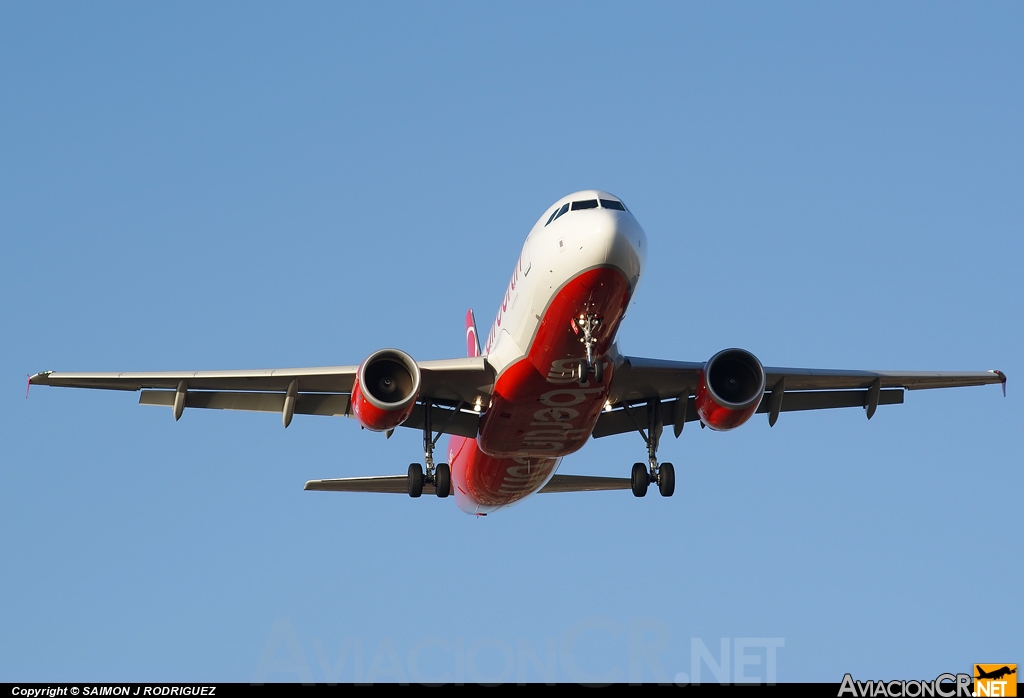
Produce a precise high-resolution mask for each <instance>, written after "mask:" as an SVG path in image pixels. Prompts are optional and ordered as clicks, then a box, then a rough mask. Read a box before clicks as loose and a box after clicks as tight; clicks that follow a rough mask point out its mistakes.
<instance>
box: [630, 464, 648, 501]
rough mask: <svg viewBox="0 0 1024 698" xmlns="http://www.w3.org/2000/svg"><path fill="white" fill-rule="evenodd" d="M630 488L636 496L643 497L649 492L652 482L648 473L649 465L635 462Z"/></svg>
mask: <svg viewBox="0 0 1024 698" xmlns="http://www.w3.org/2000/svg"><path fill="white" fill-rule="evenodd" d="M629 484H630V489H632V490H633V496H634V497H643V496H644V495H645V494H647V486H648V485H650V484H651V478H650V477H648V475H647V466H646V465H644V464H643V463H634V464H633V472H632V473H630V477H629Z"/></svg>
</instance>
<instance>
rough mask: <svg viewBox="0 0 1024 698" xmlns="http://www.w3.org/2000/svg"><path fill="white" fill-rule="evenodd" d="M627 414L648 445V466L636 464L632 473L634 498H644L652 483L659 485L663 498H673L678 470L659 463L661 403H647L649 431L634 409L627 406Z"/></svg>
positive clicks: (631, 480)
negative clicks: (641, 425) (635, 414)
mask: <svg viewBox="0 0 1024 698" xmlns="http://www.w3.org/2000/svg"><path fill="white" fill-rule="evenodd" d="M625 409H626V414H627V415H628V416H629V418H630V419H631V420H632V421H633V425H634V426H635V427H636V430H637V431H638V432H640V436H641V437H642V438H643V440H644V442H645V443H646V444H647V465H646V466H645V465H644V464H643V463H634V464H633V471H632V473H630V489H631V490H633V496H634V497H643V496H644V495H645V494H647V488H648V486H649V485H650V484H651V483H657V485H658V491H659V492H660V493H661V496H662V497H671V496H672V494H673V493H674V492H675V491H676V469H675V466H673V465H672V464H671V463H661V464H659V463H658V441H659V440H660V439H661V430H662V422H661V401H660V400H658V399H654V400H651V401H650V402H648V403H647V430H646V432H645V431H644V430H643V429H641V428H640V424H639V423H638V422H637V420H636V418H635V417H634V416H633V411H632V408H631V407H630V406H629V405H625Z"/></svg>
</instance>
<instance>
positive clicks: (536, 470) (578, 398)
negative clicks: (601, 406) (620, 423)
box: [500, 359, 607, 493]
mask: <svg viewBox="0 0 1024 698" xmlns="http://www.w3.org/2000/svg"><path fill="white" fill-rule="evenodd" d="M578 365H579V360H578V359H555V360H554V361H552V362H551V370H550V371H548V375H547V382H548V383H551V384H554V385H558V386H561V387H558V388H556V389H554V390H549V391H547V392H545V393H543V394H541V396H540V398H538V402H539V403H540V404H541V405H542V407H541V409H539V410H537V411H536V412H534V413H533V421H532V422H530V426H532V427H539V428H537V429H533V430H531V431H528V432H526V433H525V434H524V435H523V446H522V448H523V451H526V452H529V453H530V456H525V455H524V456H519V457H516V458H513V459H512V461H513V462H514V463H516V465H513V466H511V467H509V468H508V469H506V471H505V477H504V479H503V480H502V483H501V488H500V491H501V492H506V493H511V492H521V491H523V490H532V489H533V488H534V487H536V486H537V485H538V484H539V483H540V481H542V480H544V479H546V477H547V474H548V473H549V472H550V470H551V468H553V467H554V465H555V460H554V458H555V457H556V455H555V454H562V453H564V452H565V450H566V446H567V444H568V443H569V442H581V441H585V440H586V439H587V437H588V436H590V431H591V430H592V429H593V425H592V424H589V425H582V426H581V425H580V422H579V417H580V411H579V410H577V409H575V407H576V406H577V405H579V404H581V403H583V402H586V401H587V398H588V396H592V395H598V394H601V393H604V392H605V391H606V390H607V388H606V387H605V386H598V387H588V386H590V383H589V382H587V383H586V384H584V385H579V384H578V383H577V379H576V375H575V371H576V370H577V367H578ZM570 383H577V385H576V386H575V387H568V385H569V384H570ZM545 454H550V455H545ZM531 456H532V457H531Z"/></svg>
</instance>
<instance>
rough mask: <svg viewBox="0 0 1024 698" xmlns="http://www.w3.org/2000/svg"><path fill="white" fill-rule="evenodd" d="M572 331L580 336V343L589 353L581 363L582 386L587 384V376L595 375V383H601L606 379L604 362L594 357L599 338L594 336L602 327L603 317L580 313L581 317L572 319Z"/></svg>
mask: <svg viewBox="0 0 1024 698" xmlns="http://www.w3.org/2000/svg"><path fill="white" fill-rule="evenodd" d="M570 324H571V325H572V331H573V332H575V333H576V334H578V335H580V342H581V343H582V344H583V348H584V349H585V350H586V352H587V358H585V359H583V360H582V361H580V370H579V381H580V385H583V384H585V383H586V382H587V376H589V375H590V374H591V373H593V374H594V382H595V383H600V382H601V381H602V380H603V379H604V361H603V360H602V359H601V357H599V356H598V357H595V356H594V349H595V347H596V346H597V338H596V337H595V336H594V335H595V333H596V332H597V328H598V327H600V326H601V316H600V315H594V314H592V313H580V314H579V317H575V318H573V319H572V321H571V323H570Z"/></svg>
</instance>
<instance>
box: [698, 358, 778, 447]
mask: <svg viewBox="0 0 1024 698" xmlns="http://www.w3.org/2000/svg"><path fill="white" fill-rule="evenodd" d="M764 388H765V375H764V366H762V365H761V362H760V361H758V360H757V357H756V356H754V355H753V354H751V353H750V352H749V351H745V350H743V349H725V350H723V351H720V352H718V353H717V354H715V355H714V356H712V357H711V358H710V359H709V360H708V362H707V363H706V364H704V370H703V371H702V372H701V377H700V383H699V384H698V385H697V394H696V396H695V397H694V402H695V403H696V407H697V414H698V415H700V419H701V421H702V422H703V423H704V424H705V425H707V426H709V427H711V428H712V429H715V430H717V431H727V430H729V429H735V428H736V427H738V426H739V425H741V424H743V423H744V422H746V421H747V420H748V419H750V417H751V416H752V415H753V414H754V412H756V411H757V406H758V405H759V404H761V398H762V397H764Z"/></svg>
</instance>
